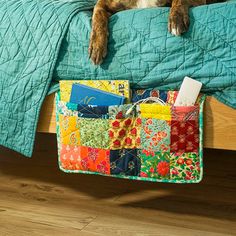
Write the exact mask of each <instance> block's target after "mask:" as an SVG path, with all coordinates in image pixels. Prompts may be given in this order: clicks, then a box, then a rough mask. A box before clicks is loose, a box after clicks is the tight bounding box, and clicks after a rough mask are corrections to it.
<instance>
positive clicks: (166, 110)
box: [140, 104, 171, 121]
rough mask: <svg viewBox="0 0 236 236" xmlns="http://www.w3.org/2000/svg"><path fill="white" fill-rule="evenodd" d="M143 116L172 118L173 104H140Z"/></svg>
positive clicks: (163, 118) (161, 118) (160, 118)
mask: <svg viewBox="0 0 236 236" xmlns="http://www.w3.org/2000/svg"><path fill="white" fill-rule="evenodd" d="M140 112H141V117H142V118H147V119H150V118H155V119H159V120H167V121H170V120H171V106H162V105H159V104H140Z"/></svg>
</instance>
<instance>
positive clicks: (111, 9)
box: [89, 0, 222, 65]
mask: <svg viewBox="0 0 236 236" xmlns="http://www.w3.org/2000/svg"><path fill="white" fill-rule="evenodd" d="M220 1H222V0H98V1H97V4H96V6H95V8H94V11H93V18H92V32H91V36H90V44H89V56H90V58H91V60H92V61H93V63H94V64H95V65H99V64H101V63H102V61H103V58H105V56H106V54H107V40H108V20H109V17H110V16H111V15H112V14H114V13H116V12H119V11H123V10H128V9H133V8H145V7H162V6H171V9H170V15H169V23H168V29H169V32H170V33H172V34H174V35H176V36H179V35H181V34H182V33H184V32H186V31H187V30H188V27H189V16H188V9H189V8H190V7H193V6H200V5H205V4H210V3H215V2H220Z"/></svg>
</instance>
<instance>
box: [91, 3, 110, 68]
mask: <svg viewBox="0 0 236 236" xmlns="http://www.w3.org/2000/svg"><path fill="white" fill-rule="evenodd" d="M109 16H110V13H109V12H107V11H106V8H105V3H104V1H98V3H97V4H96V6H95V8H94V11H93V18H92V32H91V35H90V44H89V56H90V58H91V60H92V61H93V63H94V64H95V65H99V64H101V63H102V60H103V58H104V57H105V56H106V54H107V38H108V19H109Z"/></svg>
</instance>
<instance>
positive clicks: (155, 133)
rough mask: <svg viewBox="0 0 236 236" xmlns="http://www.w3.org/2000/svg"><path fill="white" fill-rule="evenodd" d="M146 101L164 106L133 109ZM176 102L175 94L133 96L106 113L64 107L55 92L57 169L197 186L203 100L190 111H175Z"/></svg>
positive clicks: (90, 108)
mask: <svg viewBox="0 0 236 236" xmlns="http://www.w3.org/2000/svg"><path fill="white" fill-rule="evenodd" d="M148 96H152V97H153V96H155V97H160V98H161V99H162V100H163V101H165V102H166V105H164V106H162V105H159V104H155V103H145V104H143V103H141V104H139V105H133V104H134V103H135V102H137V101H138V100H140V99H143V98H145V97H148ZM176 96H177V92H174V91H169V92H163V91H157V90H146V91H145V90H139V91H135V92H134V93H133V97H132V102H133V104H125V105H122V106H110V107H105V106H89V105H77V104H72V103H69V102H63V101H61V100H60V93H59V92H58V93H57V96H56V107H57V137H58V152H59V166H60V169H61V170H63V171H65V172H68V173H85V174H99V175H106V176H113V177H118V178H128V179H135V180H144V181H153V182H171V183H198V182H200V181H201V179H202V175H203V151H202V149H203V148H202V142H203V130H202V127H203V104H204V100H205V97H204V96H201V97H199V99H198V102H197V103H196V105H195V106H191V107H174V106H173V104H174V100H175V98H176ZM130 108H131V109H130ZM129 109H130V110H131V112H130V113H129V114H127V111H128V110H129ZM130 110H129V111H130Z"/></svg>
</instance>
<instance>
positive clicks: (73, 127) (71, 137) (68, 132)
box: [59, 114, 80, 145]
mask: <svg viewBox="0 0 236 236" xmlns="http://www.w3.org/2000/svg"><path fill="white" fill-rule="evenodd" d="M59 126H60V137H61V143H62V144H66V145H80V133H79V127H80V118H79V117H77V116H64V115H61V114H60V115H59Z"/></svg>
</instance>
